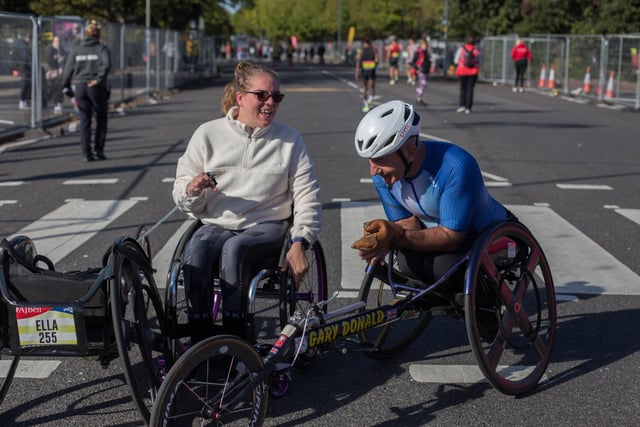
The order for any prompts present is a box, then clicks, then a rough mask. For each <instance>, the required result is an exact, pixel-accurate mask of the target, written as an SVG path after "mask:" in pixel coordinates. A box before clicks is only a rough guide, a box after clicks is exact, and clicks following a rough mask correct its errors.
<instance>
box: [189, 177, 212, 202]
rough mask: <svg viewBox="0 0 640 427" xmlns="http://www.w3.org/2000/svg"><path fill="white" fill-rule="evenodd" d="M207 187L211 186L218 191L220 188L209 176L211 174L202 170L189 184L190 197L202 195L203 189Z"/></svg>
mask: <svg viewBox="0 0 640 427" xmlns="http://www.w3.org/2000/svg"><path fill="white" fill-rule="evenodd" d="M205 188H210V189H212V190H213V191H218V188H217V187H216V185H215V184H214V182H213V180H212V179H211V178H209V175H207V174H206V173H204V172H202V173H199V174H198V175H196V176H195V177H194V178H193V179H192V180H191V182H190V183H189V184H187V189H186V191H187V196H189V197H197V196H199V195H200V193H201V192H202V190H204V189H205Z"/></svg>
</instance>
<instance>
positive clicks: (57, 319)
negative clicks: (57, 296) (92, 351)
mask: <svg viewBox="0 0 640 427" xmlns="http://www.w3.org/2000/svg"><path fill="white" fill-rule="evenodd" d="M16 321H17V323H18V334H19V336H20V345H21V346H25V345H46V346H51V345H76V344H78V335H77V333H76V323H75V320H74V316H73V308H72V307H16Z"/></svg>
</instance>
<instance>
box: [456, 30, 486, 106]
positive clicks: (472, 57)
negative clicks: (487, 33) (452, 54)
mask: <svg viewBox="0 0 640 427" xmlns="http://www.w3.org/2000/svg"><path fill="white" fill-rule="evenodd" d="M454 62H455V63H456V64H457V67H456V76H457V77H459V78H460V106H459V107H458V109H457V110H456V111H457V112H458V113H466V114H469V113H471V107H473V91H474V89H475V86H476V81H477V80H478V72H479V71H480V50H479V49H478V48H477V47H476V45H475V40H474V38H473V36H467V38H466V40H465V44H464V45H463V46H461V47H460V49H458V52H457V53H456V58H455V60H454Z"/></svg>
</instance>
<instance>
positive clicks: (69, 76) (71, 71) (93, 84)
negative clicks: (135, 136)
mask: <svg viewBox="0 0 640 427" xmlns="http://www.w3.org/2000/svg"><path fill="white" fill-rule="evenodd" d="M84 35H85V38H84V40H83V41H82V42H81V43H80V44H79V45H77V46H76V47H75V48H74V49H73V50H72V51H71V53H70V54H69V58H68V60H67V61H66V62H65V67H64V72H63V74H62V87H63V91H64V92H65V93H66V94H67V95H73V94H74V93H75V98H76V102H77V104H78V110H79V111H80V141H81V142H82V151H83V154H84V161H85V162H90V161H93V160H95V159H99V160H105V159H106V156H105V155H104V145H105V139H106V136H107V114H108V110H109V99H108V98H109V97H108V83H107V76H108V74H109V71H110V70H111V53H110V52H109V48H107V46H105V45H103V44H101V43H100V40H99V39H100V27H99V26H98V24H97V23H96V22H95V21H92V22H91V23H90V24H89V25H87V27H86V28H85V30H84ZM72 80H73V83H74V84H75V90H72V89H71V81H72ZM94 112H95V113H96V131H95V140H94V145H93V150H92V149H91V118H92V115H93V113H94Z"/></svg>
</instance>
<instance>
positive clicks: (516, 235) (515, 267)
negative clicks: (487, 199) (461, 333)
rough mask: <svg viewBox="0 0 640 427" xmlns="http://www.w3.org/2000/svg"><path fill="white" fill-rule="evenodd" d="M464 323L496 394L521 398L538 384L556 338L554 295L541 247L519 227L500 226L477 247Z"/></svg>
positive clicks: (467, 286)
mask: <svg viewBox="0 0 640 427" xmlns="http://www.w3.org/2000/svg"><path fill="white" fill-rule="evenodd" d="M465 323H466V328H467V336H468V338H469V342H470V344H471V348H472V350H473V353H474V355H475V357H476V359H477V361H478V364H479V366H480V369H481V370H482V372H483V374H484V376H485V377H486V378H487V380H488V381H489V382H490V383H491V384H492V385H493V386H494V387H495V388H496V389H498V390H499V391H501V392H503V393H505V394H509V395H521V394H524V393H527V392H528V391H530V390H532V389H533V388H535V387H536V386H537V385H538V382H539V381H540V379H541V378H542V376H543V375H544V373H545V371H546V369H547V365H548V364H549V359H550V356H551V350H552V347H553V343H554V339H555V330H556V300H555V291H554V286H553V279H552V277H551V271H550V270H549V264H548V263H547V260H546V258H545V255H544V253H543V252H542V249H541V248H540V245H539V244H538V242H537V241H536V240H535V238H534V237H533V236H532V235H531V233H530V232H529V230H528V229H527V228H526V227H525V226H524V225H522V224H520V223H519V222H517V221H507V222H505V223H503V224H500V225H498V226H496V227H494V229H493V230H491V231H489V232H487V233H485V235H484V238H481V239H479V240H478V241H477V242H476V245H475V246H474V248H473V250H472V253H471V257H470V260H469V267H468V270H467V276H466V281H465Z"/></svg>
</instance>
